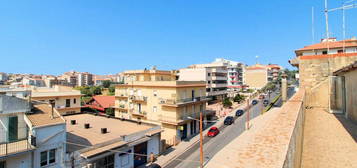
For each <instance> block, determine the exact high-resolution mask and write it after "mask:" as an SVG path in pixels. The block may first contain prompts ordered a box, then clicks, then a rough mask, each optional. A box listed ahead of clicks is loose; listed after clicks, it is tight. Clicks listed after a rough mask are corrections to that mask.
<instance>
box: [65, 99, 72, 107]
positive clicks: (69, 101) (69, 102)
mask: <svg viewBox="0 0 357 168" xmlns="http://www.w3.org/2000/svg"><path fill="white" fill-rule="evenodd" d="M66 107H71V99H66Z"/></svg>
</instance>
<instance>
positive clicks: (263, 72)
mask: <svg viewBox="0 0 357 168" xmlns="http://www.w3.org/2000/svg"><path fill="white" fill-rule="evenodd" d="M268 70H269V69H268V67H267V66H265V65H261V64H256V65H252V66H249V67H246V70H245V83H246V85H248V86H249V88H253V89H260V88H262V87H264V86H265V85H266V84H267V83H268V82H269V81H272V76H269V71H268Z"/></svg>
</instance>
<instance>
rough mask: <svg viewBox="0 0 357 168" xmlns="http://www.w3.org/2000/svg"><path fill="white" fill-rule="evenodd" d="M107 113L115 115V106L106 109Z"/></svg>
mask: <svg viewBox="0 0 357 168" xmlns="http://www.w3.org/2000/svg"><path fill="white" fill-rule="evenodd" d="M105 114H107V115H108V116H114V109H113V108H107V109H105Z"/></svg>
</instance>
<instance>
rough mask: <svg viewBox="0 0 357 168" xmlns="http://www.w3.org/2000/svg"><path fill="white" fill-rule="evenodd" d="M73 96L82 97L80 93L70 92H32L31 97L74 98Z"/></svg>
mask: <svg viewBox="0 0 357 168" xmlns="http://www.w3.org/2000/svg"><path fill="white" fill-rule="evenodd" d="M72 96H82V94H81V93H80V92H79V91H68V92H56V91H53V92H32V95H31V97H35V98H36V97H72Z"/></svg>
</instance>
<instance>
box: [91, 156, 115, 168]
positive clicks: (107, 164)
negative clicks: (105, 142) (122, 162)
mask: <svg viewBox="0 0 357 168" xmlns="http://www.w3.org/2000/svg"><path fill="white" fill-rule="evenodd" d="M94 165H95V167H101V168H112V167H113V168H114V155H109V156H106V157H104V158H102V159H99V160H97V161H95V163H94Z"/></svg>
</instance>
